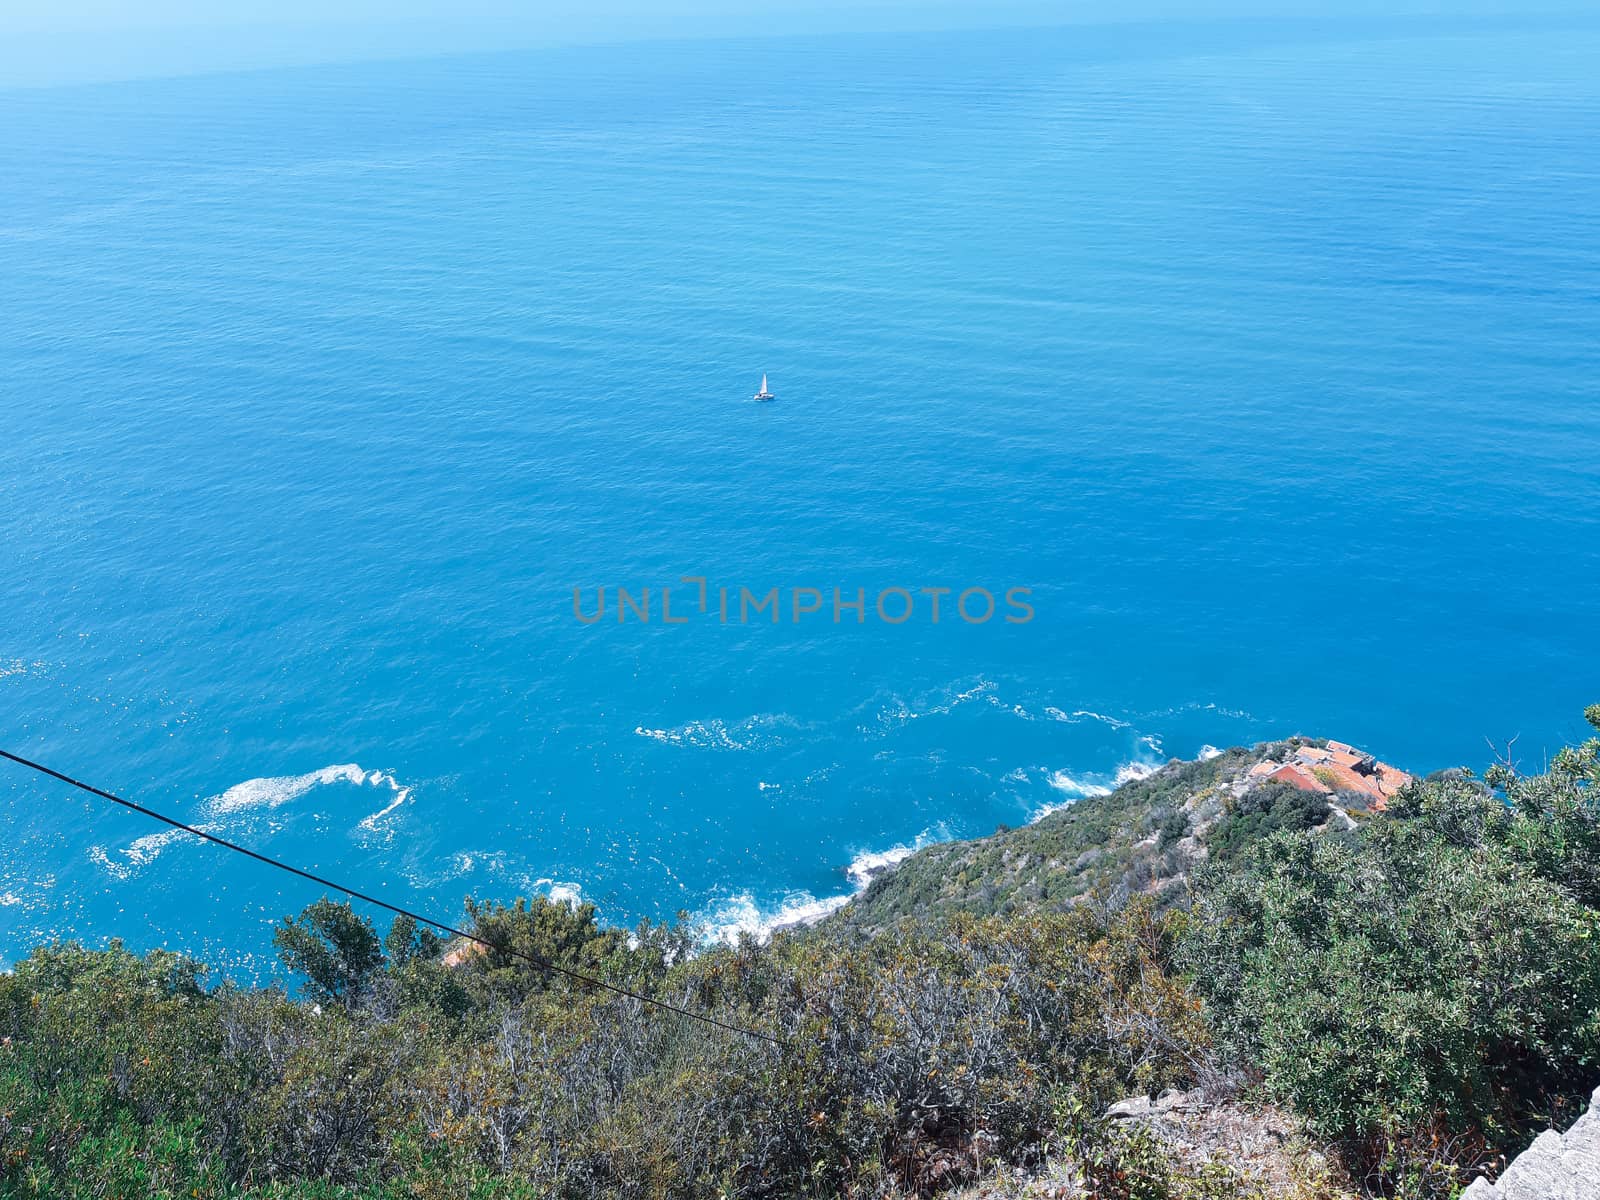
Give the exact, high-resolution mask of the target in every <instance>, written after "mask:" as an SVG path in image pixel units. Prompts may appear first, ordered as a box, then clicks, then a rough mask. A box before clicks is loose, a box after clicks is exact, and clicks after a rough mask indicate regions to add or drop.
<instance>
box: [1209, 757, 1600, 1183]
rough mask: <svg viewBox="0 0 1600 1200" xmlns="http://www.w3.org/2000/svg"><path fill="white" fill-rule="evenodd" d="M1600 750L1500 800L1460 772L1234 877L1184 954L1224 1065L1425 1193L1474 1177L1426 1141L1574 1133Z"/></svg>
mask: <svg viewBox="0 0 1600 1200" xmlns="http://www.w3.org/2000/svg"><path fill="white" fill-rule="evenodd" d="M1597 750H1600V740H1591V741H1589V742H1588V743H1586V744H1585V745H1584V746H1581V747H1577V748H1574V749H1572V750H1569V751H1565V752H1563V754H1562V755H1560V756H1558V757H1557V759H1556V760H1555V762H1554V763H1553V764H1552V766H1551V769H1550V770H1549V771H1548V772H1546V773H1544V774H1541V775H1538V776H1531V777H1520V776H1516V775H1515V774H1513V773H1511V772H1508V771H1502V772H1498V773H1495V775H1494V782H1495V783H1496V784H1497V785H1498V786H1499V787H1500V788H1501V792H1500V793H1496V792H1494V791H1491V790H1490V789H1489V788H1486V787H1484V786H1483V785H1481V784H1479V783H1478V782H1476V781H1475V780H1473V779H1472V778H1470V776H1468V775H1467V774H1466V773H1464V772H1452V773H1450V774H1448V775H1445V776H1442V777H1437V778H1434V779H1430V780H1428V781H1426V782H1423V783H1419V784H1414V785H1412V786H1411V787H1409V788H1408V789H1406V790H1405V791H1404V792H1403V793H1402V794H1401V795H1400V796H1399V797H1397V798H1396V799H1395V801H1394V802H1393V803H1392V804H1391V805H1390V806H1389V812H1388V817H1389V819H1386V820H1375V821H1370V822H1368V823H1367V824H1365V825H1364V826H1363V827H1362V829H1361V830H1360V832H1359V833H1358V834H1352V835H1345V836H1341V837H1330V836H1327V835H1325V834H1320V833H1299V834H1291V833H1284V834H1279V835H1278V836H1275V837H1271V838H1268V839H1266V840H1264V841H1258V842H1255V843H1252V844H1251V845H1250V846H1249V847H1248V849H1247V850H1246V852H1245V853H1243V854H1241V855H1239V856H1237V858H1236V859H1235V860H1234V861H1232V862H1228V863H1224V864H1222V865H1220V866H1219V867H1217V868H1215V869H1213V870H1212V871H1211V872H1210V873H1209V875H1208V876H1207V877H1206V878H1205V879H1203V880H1202V881H1201V884H1200V886H1199V891H1198V896H1197V900H1196V904H1195V911H1194V914H1193V918H1194V919H1193V921H1192V924H1191V926H1190V933H1189V936H1188V938H1187V941H1186V944H1185V947H1184V950H1183V959H1184V961H1185V962H1186V964H1187V965H1188V966H1189V967H1190V969H1191V970H1192V972H1193V978H1194V982H1195V986H1196V988H1197V990H1198V991H1199V992H1200V993H1201V994H1202V995H1203V996H1204V998H1205V999H1206V1001H1207V1003H1208V1006H1209V1010H1210V1014H1211V1017H1212V1021H1213V1027H1214V1030H1215V1033H1216V1036H1217V1038H1218V1039H1219V1041H1220V1043H1221V1045H1222V1047H1223V1048H1224V1050H1225V1051H1227V1052H1229V1053H1231V1054H1232V1055H1233V1056H1234V1057H1235V1058H1237V1059H1238V1060H1239V1061H1240V1062H1242V1063H1245V1064H1249V1065H1251V1066H1253V1067H1254V1068H1256V1069H1258V1070H1259V1071H1261V1072H1262V1074H1263V1076H1264V1086H1265V1088H1266V1090H1267V1091H1268V1093H1269V1094H1270V1095H1272V1096H1273V1097H1275V1098H1277V1099H1279V1100H1281V1101H1284V1102H1287V1103H1289V1104H1291V1105H1292V1106H1293V1107H1294V1108H1296V1109H1297V1110H1299V1111H1300V1112H1301V1113H1303V1114H1304V1115H1305V1116H1306V1117H1307V1118H1308V1120H1309V1121H1310V1123H1311V1125H1312V1127H1313V1128H1314V1129H1316V1130H1318V1131H1320V1132H1322V1133H1324V1134H1326V1135H1328V1136H1330V1137H1337V1138H1341V1139H1344V1140H1345V1141H1346V1142H1347V1143H1348V1144H1351V1145H1353V1146H1356V1147H1360V1148H1363V1152H1364V1153H1365V1154H1366V1155H1367V1157H1369V1158H1370V1159H1371V1160H1372V1161H1373V1162H1374V1164H1375V1165H1376V1166H1377V1167H1378V1168H1380V1169H1381V1168H1383V1166H1384V1163H1385V1161H1388V1162H1389V1163H1390V1164H1391V1165H1392V1164H1393V1163H1394V1162H1395V1161H1398V1160H1399V1159H1402V1158H1403V1159H1405V1160H1406V1161H1407V1162H1409V1163H1411V1164H1412V1165H1411V1166H1410V1167H1407V1168H1406V1170H1407V1171H1409V1172H1410V1173H1411V1178H1412V1180H1413V1182H1414V1183H1416V1184H1417V1187H1416V1190H1419V1191H1427V1190H1429V1189H1431V1190H1433V1191H1435V1192H1437V1193H1439V1194H1443V1193H1444V1192H1445V1191H1446V1190H1448V1188H1449V1187H1452V1186H1455V1184H1456V1183H1457V1182H1459V1180H1458V1179H1452V1178H1451V1177H1450V1173H1449V1171H1447V1170H1442V1169H1441V1164H1440V1163H1439V1162H1437V1161H1433V1160H1430V1159H1428V1156H1427V1155H1421V1156H1420V1157H1419V1156H1418V1154H1417V1153H1416V1151H1417V1147H1418V1146H1420V1145H1423V1144H1428V1145H1435V1146H1437V1145H1444V1144H1448V1147H1449V1153H1451V1154H1454V1155H1456V1156H1457V1157H1458V1158H1462V1159H1466V1160H1469V1161H1470V1160H1471V1159H1473V1158H1475V1157H1482V1156H1483V1155H1486V1154H1487V1153H1488V1152H1490V1151H1492V1150H1496V1149H1513V1150H1514V1149H1515V1148H1516V1147H1517V1144H1518V1143H1519V1142H1520V1141H1521V1140H1522V1139H1523V1138H1525V1136H1526V1134H1527V1131H1528V1129H1530V1128H1533V1127H1537V1126H1540V1125H1542V1124H1543V1123H1544V1122H1547V1121H1549V1120H1551V1119H1552V1118H1558V1117H1559V1112H1560V1104H1561V1101H1562V1099H1563V1098H1564V1097H1575V1096H1577V1095H1579V1094H1586V1093H1587V1092H1588V1091H1589V1090H1590V1089H1591V1088H1593V1086H1594V1084H1595V1080H1596V1077H1597V1076H1600V949H1597V947H1600V913H1597V911H1596V908H1595V907H1594V906H1595V903H1596V899H1597V892H1596V888H1595V883H1596V880H1597V879H1600V826H1597V822H1600V805H1597V800H1600V770H1597V769H1596V751H1597ZM1391 1182H1394V1181H1393V1180H1391ZM1400 1182H1401V1183H1403V1182H1404V1181H1403V1180H1402V1181H1400Z"/></svg>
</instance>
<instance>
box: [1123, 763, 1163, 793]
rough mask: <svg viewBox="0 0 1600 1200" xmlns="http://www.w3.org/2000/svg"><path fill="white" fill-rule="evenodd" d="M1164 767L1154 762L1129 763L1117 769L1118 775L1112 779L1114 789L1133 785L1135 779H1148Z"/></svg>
mask: <svg viewBox="0 0 1600 1200" xmlns="http://www.w3.org/2000/svg"><path fill="white" fill-rule="evenodd" d="M1161 767H1162V764H1161V763H1153V762H1128V763H1123V764H1122V765H1121V766H1120V767H1118V768H1117V773H1116V775H1115V776H1113V777H1112V784H1113V786H1114V787H1121V786H1122V785H1123V784H1125V783H1132V782H1133V781H1134V780H1135V779H1148V778H1150V776H1152V775H1154V774H1155V773H1156V772H1157V771H1159V770H1160V769H1161Z"/></svg>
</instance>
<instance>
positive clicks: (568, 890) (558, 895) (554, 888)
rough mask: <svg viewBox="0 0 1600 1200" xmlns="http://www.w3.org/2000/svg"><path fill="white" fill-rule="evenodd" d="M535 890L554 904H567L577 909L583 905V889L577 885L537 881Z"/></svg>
mask: <svg viewBox="0 0 1600 1200" xmlns="http://www.w3.org/2000/svg"><path fill="white" fill-rule="evenodd" d="M533 890H534V891H536V892H541V893H543V894H544V896H545V898H546V899H548V900H549V901H550V902H551V903H552V904H565V905H566V906H567V907H568V908H577V907H578V905H580V904H582V903H583V888H581V887H580V886H579V885H578V884H576V883H561V882H559V881H557V880H554V879H549V878H545V879H535V880H534V881H533Z"/></svg>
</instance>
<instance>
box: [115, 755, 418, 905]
mask: <svg viewBox="0 0 1600 1200" xmlns="http://www.w3.org/2000/svg"><path fill="white" fill-rule="evenodd" d="M339 783H345V784H350V785H351V786H353V787H371V788H380V789H382V788H387V789H388V790H389V791H390V792H391V793H392V798H391V799H390V800H389V802H388V803H387V804H386V805H384V807H383V808H381V809H379V810H378V811H377V812H374V813H371V814H369V815H368V816H366V817H363V818H362V819H361V820H360V821H359V822H358V823H357V825H356V829H357V830H358V831H360V832H362V833H366V834H373V833H380V832H383V830H382V824H383V821H384V819H385V818H386V817H388V816H389V815H390V814H391V813H393V812H395V811H397V810H398V809H399V808H401V807H402V806H403V805H405V804H406V803H407V802H408V801H410V799H411V789H410V788H409V787H406V786H404V785H403V784H401V783H400V782H399V781H398V780H397V779H395V777H394V776H393V775H389V774H386V773H384V772H383V771H364V770H362V769H361V768H360V767H359V766H357V765H356V764H355V763H341V764H338V765H335V766H329V767H323V768H321V769H320V770H317V771H308V772H306V773H305V774H304V775H272V776H264V777H262V778H260V779H246V780H245V781H244V782H243V783H236V784H234V785H233V786H232V787H230V788H228V789H227V790H226V791H223V792H219V793H218V794H217V795H215V796H209V797H207V798H206V799H205V800H202V801H201V802H200V806H199V807H200V812H201V814H202V815H203V816H204V818H206V819H204V820H192V821H191V822H190V823H191V824H193V825H194V827H195V828H196V829H200V830H203V831H204V832H206V833H215V834H219V835H220V834H221V833H222V832H223V831H224V830H226V829H229V828H231V827H233V826H235V825H237V824H238V818H240V817H241V816H244V815H246V814H249V813H252V812H261V811H270V810H272V809H275V808H281V807H282V806H283V805H285V804H289V803H292V802H293V801H295V800H298V799H300V798H301V797H302V796H305V795H306V794H307V793H309V792H310V791H312V790H313V789H315V788H318V787H326V786H328V785H330V784H339ZM187 837H188V835H186V834H185V833H184V831H183V830H181V829H163V830H160V831H159V832H156V833H147V834H145V835H144V836H143V837H139V838H135V839H134V840H133V841H132V842H130V843H128V845H126V846H122V847H119V848H117V849H115V850H108V849H107V848H106V847H105V846H91V847H90V848H89V857H90V858H91V859H92V860H93V861H94V862H95V863H96V864H97V865H99V866H100V867H101V868H102V869H104V870H105V871H106V872H107V873H108V874H110V875H111V876H112V877H114V878H116V879H129V878H131V877H132V876H133V875H135V874H137V873H138V872H139V871H141V870H143V869H144V868H145V867H147V866H149V865H150V864H151V863H152V862H154V861H155V860H156V859H157V858H158V857H160V855H161V853H162V851H164V850H165V849H166V848H167V847H168V846H169V845H171V844H172V843H174V842H177V841H181V840H186V839H187Z"/></svg>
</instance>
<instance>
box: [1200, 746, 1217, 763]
mask: <svg viewBox="0 0 1600 1200" xmlns="http://www.w3.org/2000/svg"><path fill="white" fill-rule="evenodd" d="M1221 757H1222V751H1221V750H1218V749H1217V748H1216V747H1215V746H1213V745H1211V744H1210V743H1209V742H1208V743H1206V745H1204V746H1201V747H1200V761H1201V762H1210V761H1211V760H1212V759H1213V758H1221Z"/></svg>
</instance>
